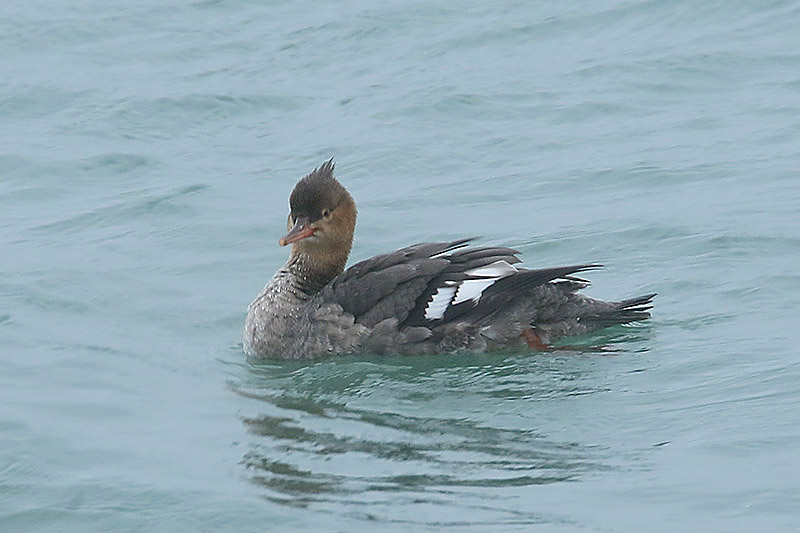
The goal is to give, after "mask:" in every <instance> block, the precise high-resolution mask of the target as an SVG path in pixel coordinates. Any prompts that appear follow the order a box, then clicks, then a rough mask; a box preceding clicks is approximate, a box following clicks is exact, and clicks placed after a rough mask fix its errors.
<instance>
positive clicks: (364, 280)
mask: <svg viewBox="0 0 800 533" xmlns="http://www.w3.org/2000/svg"><path fill="white" fill-rule="evenodd" d="M469 241H470V239H459V240H456V241H450V242H435V243H422V244H416V245H414V246H409V247H408V248H403V249H401V250H397V251H396V252H392V253H389V254H384V255H378V256H375V257H372V258H370V259H367V260H365V261H361V262H360V263H357V264H355V265H353V266H352V267H350V268H349V269H347V270H346V271H344V272H343V273H342V274H340V275H339V276H337V277H336V278H334V279H333V281H331V282H330V283H329V284H328V285H327V286H325V287H324V288H323V289H322V290H321V291H320V292H319V295H318V298H320V299H321V300H322V301H323V302H332V303H337V304H339V305H341V306H342V308H343V309H344V311H346V312H347V313H350V314H351V315H353V316H354V317H355V321H356V322H358V323H361V324H364V325H366V326H368V327H373V326H375V325H376V324H378V323H379V322H381V321H382V320H385V319H387V318H396V319H397V320H398V322H399V323H400V325H401V327H406V326H426V327H429V328H433V327H437V326H440V325H442V324H446V323H448V322H451V321H453V320H457V319H459V318H462V317H463V318H468V319H469V320H480V319H481V318H484V317H487V316H489V315H491V314H492V313H494V312H495V311H497V310H498V309H501V308H502V307H503V306H505V305H508V302H509V301H512V300H513V299H515V298H518V297H519V296H520V295H521V294H524V293H525V292H526V291H529V290H530V289H532V288H534V287H537V286H539V285H542V284H544V283H548V282H550V281H553V280H556V279H567V280H577V279H579V278H573V277H572V275H573V274H576V273H579V272H583V271H586V270H591V269H594V268H598V267H599V266H600V265H576V266H567V267H557V268H545V269H541V270H527V269H519V272H517V273H514V274H512V275H509V276H507V277H503V278H501V279H499V280H498V281H496V282H495V283H494V284H492V285H491V286H490V287H488V288H487V289H486V290H485V291H484V292H483V293H482V294H481V297H480V299H478V301H477V302H475V301H473V300H466V301H463V302H459V303H458V304H454V305H450V306H449V307H448V308H447V309H446V311H445V313H444V315H443V316H442V317H441V318H440V319H436V320H431V319H427V318H426V317H425V311H426V309H427V307H428V305H429V304H430V302H431V301H432V299H433V296H434V295H435V294H436V292H437V291H438V290H439V289H440V288H441V287H444V286H447V282H459V281H462V280H465V279H468V278H472V279H475V277H474V276H471V275H470V274H468V273H467V272H468V271H471V270H473V269H476V268H481V267H485V266H487V265H491V264H493V263H496V262H497V261H505V262H507V263H509V264H515V263H519V262H520V259H519V258H518V257H517V256H516V254H518V253H519V252H517V251H516V250H513V249H511V248H503V247H489V246H486V247H477V248H466V246H467V245H468V243H469Z"/></svg>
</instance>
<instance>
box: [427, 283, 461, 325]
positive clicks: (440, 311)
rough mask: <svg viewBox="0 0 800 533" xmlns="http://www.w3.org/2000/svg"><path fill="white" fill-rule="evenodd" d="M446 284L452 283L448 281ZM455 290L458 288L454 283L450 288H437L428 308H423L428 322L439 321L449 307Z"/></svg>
mask: <svg viewBox="0 0 800 533" xmlns="http://www.w3.org/2000/svg"><path fill="white" fill-rule="evenodd" d="M448 283H453V282H452V281H450V282H448ZM456 289H458V287H456V286H455V284H454V283H453V286H451V287H439V289H438V290H437V291H436V294H434V295H433V299H432V300H431V301H430V303H429V304H428V307H426V308H425V318H427V319H428V320H439V319H440V318H442V317H443V316H444V312H445V311H447V308H448V307H450V302H452V301H453V296H455V294H456Z"/></svg>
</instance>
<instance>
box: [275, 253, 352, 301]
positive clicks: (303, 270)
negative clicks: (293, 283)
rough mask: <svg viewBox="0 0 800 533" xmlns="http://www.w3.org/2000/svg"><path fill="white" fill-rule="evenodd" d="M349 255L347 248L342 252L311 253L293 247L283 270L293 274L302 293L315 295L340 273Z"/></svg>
mask: <svg viewBox="0 0 800 533" xmlns="http://www.w3.org/2000/svg"><path fill="white" fill-rule="evenodd" d="M349 255H350V247H349V246H348V247H347V248H346V249H344V250H343V251H335V250H330V251H327V250H313V251H311V250H308V248H307V247H304V246H297V245H294V246H292V253H291V254H290V255H289V260H288V261H287V262H286V266H285V268H286V269H287V270H288V271H289V272H291V273H292V274H293V276H294V278H295V279H296V280H297V285H298V287H299V288H300V289H302V290H303V292H305V293H307V294H315V293H317V292H319V291H320V289H322V288H323V287H324V286H325V285H327V284H328V283H330V282H331V280H332V279H333V278H335V277H336V276H338V275H339V274H341V273H342V271H343V270H344V265H345V264H346V263H347V258H348V256H349Z"/></svg>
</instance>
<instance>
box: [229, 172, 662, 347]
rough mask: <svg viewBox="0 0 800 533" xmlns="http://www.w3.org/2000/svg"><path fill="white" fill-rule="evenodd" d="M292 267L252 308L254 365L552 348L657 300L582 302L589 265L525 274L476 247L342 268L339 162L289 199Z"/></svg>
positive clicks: (408, 251) (629, 318)
mask: <svg viewBox="0 0 800 533" xmlns="http://www.w3.org/2000/svg"><path fill="white" fill-rule="evenodd" d="M289 205H290V208H291V211H290V213H289V221H288V229H289V232H288V233H287V234H286V235H285V236H284V237H283V238H281V239H280V240H279V241H278V242H279V244H280V245H281V246H285V245H287V244H291V245H292V249H291V253H290V254H289V260H288V261H287V262H286V264H285V265H284V266H283V267H282V268H281V269H280V270H278V272H276V273H275V275H274V276H273V278H272V280H270V282H269V283H268V284H267V286H266V287H265V288H264V290H263V291H262V292H261V294H259V295H258V297H257V298H256V299H255V301H254V302H253V303H252V304H250V307H249V308H248V310H247V320H246V322H245V330H244V349H245V352H246V353H247V354H248V355H250V356H252V357H274V358H283V359H313V358H317V357H322V356H327V355H336V354H353V353H374V354H427V353H447V352H462V351H463V352H485V351H495V350H501V349H515V348H527V347H530V348H532V349H535V350H543V349H547V348H548V347H549V346H548V345H549V344H550V343H551V342H553V341H556V340H558V339H561V338H564V337H567V336H572V335H581V334H585V333H588V332H591V331H594V330H598V329H601V328H605V327H608V326H612V325H616V324H627V323H629V322H636V321H640V320H646V319H648V318H650V313H649V312H648V309H651V308H652V306H651V305H650V303H651V300H652V299H653V297H654V296H655V294H647V295H645V296H640V297H638V298H631V299H629V300H622V301H620V302H604V301H600V300H595V299H592V298H589V297H586V296H583V295H582V294H578V291H579V290H580V289H583V288H585V287H587V286H588V285H589V282H588V281H586V280H584V279H581V278H579V277H575V274H577V273H580V272H584V271H587V270H591V269H594V268H598V267H600V266H601V265H595V264H587V265H575V266H565V267H556V268H545V269H539V270H529V269H525V268H520V267H518V266H515V265H516V264H517V263H520V262H521V260H520V259H519V258H517V254H518V253H519V252H517V251H516V250H512V249H511V248H502V247H487V246H481V247H468V244H469V241H470V239H459V240H455V241H450V242H433V243H423V244H416V245H414V246H409V247H408V248H403V249H401V250H397V251H396V252H392V253H388V254H385V255H379V256H376V257H372V258H370V259H367V260H365V261H362V262H360V263H357V264H355V265H353V266H351V267H350V268H348V269H347V270H344V266H345V263H346V262H347V258H348V256H349V255H350V248H351V247H352V244H353V231H354V230H355V226H356V204H355V202H354V201H353V198H352V197H351V196H350V194H349V193H348V192H347V189H345V188H344V187H343V186H342V184H341V183H339V181H338V180H336V178H334V177H333V160H330V161H328V162H327V163H325V164H323V165H322V166H320V167H318V168H316V169H315V170H314V171H313V172H311V173H310V174H308V175H307V176H306V177H304V178H303V179H302V180H300V181H299V182H298V183H297V185H296V186H295V188H294V191H292V194H291V197H290V198H289Z"/></svg>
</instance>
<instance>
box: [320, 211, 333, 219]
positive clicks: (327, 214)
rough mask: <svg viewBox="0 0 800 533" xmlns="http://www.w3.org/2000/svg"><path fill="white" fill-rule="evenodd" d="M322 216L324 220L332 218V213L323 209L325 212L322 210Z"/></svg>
mask: <svg viewBox="0 0 800 533" xmlns="http://www.w3.org/2000/svg"><path fill="white" fill-rule="evenodd" d="M322 216H323V217H324V218H328V217H329V216H331V212H330V210H328V209H323V210H322Z"/></svg>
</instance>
